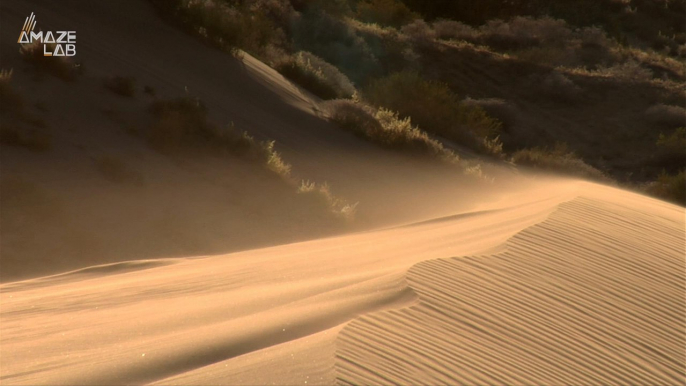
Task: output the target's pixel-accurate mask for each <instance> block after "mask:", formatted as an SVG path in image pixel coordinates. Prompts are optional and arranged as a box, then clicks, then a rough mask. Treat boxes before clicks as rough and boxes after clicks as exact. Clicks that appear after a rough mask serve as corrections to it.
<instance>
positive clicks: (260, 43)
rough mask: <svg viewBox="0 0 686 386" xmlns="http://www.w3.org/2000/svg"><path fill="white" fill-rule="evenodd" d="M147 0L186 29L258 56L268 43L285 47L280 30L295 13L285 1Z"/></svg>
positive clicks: (283, 36)
mask: <svg viewBox="0 0 686 386" xmlns="http://www.w3.org/2000/svg"><path fill="white" fill-rule="evenodd" d="M151 1H152V3H153V4H154V5H155V6H156V7H157V9H158V10H159V11H160V12H161V13H162V14H163V15H164V16H166V17H169V18H171V19H172V20H174V21H175V22H177V23H178V24H180V25H181V26H182V27H184V28H185V29H186V30H187V31H188V32H190V33H192V34H194V35H196V36H199V37H201V38H203V39H204V40H206V41H208V42H210V43H211V44H213V45H215V46H217V47H219V48H221V49H225V50H227V51H229V52H231V53H232V54H234V55H236V54H238V53H239V49H243V50H245V51H248V52H251V53H254V54H257V55H260V54H261V53H263V52H264V50H265V49H266V48H267V47H268V46H271V45H276V46H285V45H286V33H285V31H284V29H286V28H288V26H289V25H290V22H291V18H292V17H294V14H295V11H294V10H293V8H292V7H291V5H290V3H289V2H288V1H286V0H255V1H251V2H227V1H214V0H151Z"/></svg>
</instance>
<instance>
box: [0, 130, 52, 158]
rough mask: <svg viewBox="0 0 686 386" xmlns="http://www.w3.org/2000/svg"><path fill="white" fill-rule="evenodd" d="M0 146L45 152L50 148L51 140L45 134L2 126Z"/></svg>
mask: <svg viewBox="0 0 686 386" xmlns="http://www.w3.org/2000/svg"><path fill="white" fill-rule="evenodd" d="M0 144H3V145H6V146H16V147H23V148H25V149H28V150H30V151H34V152H45V151H48V150H50V149H51V148H52V139H51V137H50V135H48V134H47V133H43V132H39V131H35V130H31V131H26V130H20V129H17V128H16V127H13V126H7V125H6V124H3V125H2V126H0Z"/></svg>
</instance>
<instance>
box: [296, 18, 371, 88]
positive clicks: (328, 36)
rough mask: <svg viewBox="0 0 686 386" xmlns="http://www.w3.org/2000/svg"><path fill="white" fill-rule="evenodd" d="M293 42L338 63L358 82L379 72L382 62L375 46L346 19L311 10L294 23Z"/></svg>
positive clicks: (329, 61) (349, 76)
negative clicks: (374, 49) (369, 43)
mask: <svg viewBox="0 0 686 386" xmlns="http://www.w3.org/2000/svg"><path fill="white" fill-rule="evenodd" d="M292 30H293V36H292V38H293V42H294V46H295V48H296V49H298V50H302V51H308V52H311V53H313V54H314V55H317V56H318V57H320V58H322V59H324V60H325V61H326V62H328V63H331V64H332V65H334V66H336V67H337V68H338V69H339V70H340V71H341V72H343V73H344V74H345V75H346V76H347V77H348V78H349V79H351V80H352V81H353V82H354V83H356V84H362V83H363V81H364V80H365V79H367V78H368V77H369V76H371V75H374V74H376V73H378V71H379V69H380V68H379V62H378V59H377V57H376V55H375V53H374V51H373V50H372V49H371V47H370V46H369V45H368V44H367V42H365V40H364V39H363V38H362V37H360V36H358V34H357V33H356V31H355V29H354V28H353V27H351V26H350V25H349V24H348V23H347V22H346V21H344V20H341V19H338V18H335V17H333V16H331V15H329V14H327V13H324V12H321V11H317V10H308V11H306V12H303V14H302V16H301V17H300V18H299V19H298V20H297V21H296V22H295V23H294V25H293V29H292Z"/></svg>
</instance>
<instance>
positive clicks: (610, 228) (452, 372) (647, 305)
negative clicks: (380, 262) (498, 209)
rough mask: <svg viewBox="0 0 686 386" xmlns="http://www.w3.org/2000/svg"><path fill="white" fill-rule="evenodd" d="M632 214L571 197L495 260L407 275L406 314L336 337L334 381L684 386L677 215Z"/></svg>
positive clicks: (449, 262) (436, 264)
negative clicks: (414, 299) (413, 299)
mask: <svg viewBox="0 0 686 386" xmlns="http://www.w3.org/2000/svg"><path fill="white" fill-rule="evenodd" d="M607 198H609V197H606V199H607ZM634 204H635V203H629V202H624V200H622V202H621V203H618V204H615V203H610V202H608V201H605V200H602V199H601V200H599V199H598V198H595V197H593V198H589V197H585V196H582V197H580V198H577V199H575V200H573V201H571V202H568V203H563V204H561V205H560V206H559V207H558V209H557V210H556V211H555V212H554V213H552V214H551V216H550V217H549V218H548V219H547V220H546V221H544V222H542V223H540V224H537V225H534V226H532V227H530V228H527V229H526V230H524V231H522V232H520V233H518V234H517V235H515V236H514V237H513V238H511V239H510V240H508V242H507V243H506V249H505V252H503V253H499V254H495V255H486V256H483V255H482V256H466V257H455V258H451V259H440V260H431V261H427V262H423V263H420V264H417V265H415V266H414V267H412V268H411V269H410V270H409V272H408V275H407V280H408V282H409V285H410V287H411V288H412V289H413V290H415V291H417V293H418V295H419V299H420V300H419V303H418V304H417V305H413V306H412V307H410V308H406V309H401V310H393V311H387V312H383V313H376V314H373V315H369V316H364V317H362V318H359V319H357V320H355V321H353V322H352V323H350V324H349V325H348V326H346V327H345V328H344V329H343V331H342V333H341V334H340V337H339V343H338V347H339V352H338V356H337V372H338V380H339V383H341V384H468V385H477V384H501V385H503V384H507V385H563V384H567V385H592V384H603V385H610V384H614V385H676V384H682V383H683V382H684V375H685V373H684V363H685V362H684V360H685V357H684V345H685V343H686V341H685V340H684V327H685V325H684V312H685V310H686V309H685V307H684V279H685V277H684V266H683V264H684V233H683V231H682V229H683V211H679V210H677V211H675V212H674V213H673V214H672V215H666V216H665V217H659V216H656V215H655V212H654V211H653V210H652V209H653V208H650V207H648V206H647V205H645V204H644V205H641V204H639V205H634Z"/></svg>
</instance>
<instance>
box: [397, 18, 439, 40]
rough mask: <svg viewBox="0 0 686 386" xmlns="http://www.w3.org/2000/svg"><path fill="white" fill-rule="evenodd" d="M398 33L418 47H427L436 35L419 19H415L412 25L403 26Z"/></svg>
mask: <svg viewBox="0 0 686 386" xmlns="http://www.w3.org/2000/svg"><path fill="white" fill-rule="evenodd" d="M400 31H401V32H402V33H403V35H405V36H406V37H407V38H409V39H410V41H412V42H413V43H415V44H419V45H428V44H430V43H431V42H432V41H433V40H434V39H435V38H436V34H435V33H434V31H433V29H432V28H431V26H429V25H428V24H427V23H426V22H425V21H424V20H421V19H417V20H415V21H413V22H412V23H409V24H407V25H405V26H403V28H401V30H400Z"/></svg>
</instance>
